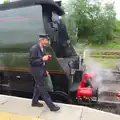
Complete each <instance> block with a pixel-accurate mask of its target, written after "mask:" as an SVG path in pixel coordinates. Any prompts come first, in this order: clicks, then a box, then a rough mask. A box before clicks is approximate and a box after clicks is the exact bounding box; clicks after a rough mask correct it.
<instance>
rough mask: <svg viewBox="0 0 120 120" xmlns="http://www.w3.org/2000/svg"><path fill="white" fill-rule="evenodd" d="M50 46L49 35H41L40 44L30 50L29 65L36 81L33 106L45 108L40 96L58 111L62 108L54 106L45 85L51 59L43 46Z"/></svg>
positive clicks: (52, 109) (52, 108)
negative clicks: (48, 63) (48, 61)
mask: <svg viewBox="0 0 120 120" xmlns="http://www.w3.org/2000/svg"><path fill="white" fill-rule="evenodd" d="M48 44H49V41H48V35H46V34H45V35H39V43H38V44H35V45H33V46H32V47H31V48H30V53H29V63H30V67H31V72H32V75H33V77H34V80H35V86H34V93H33V99H32V106H33V107H34V106H38V107H42V106H43V104H41V103H39V102H38V100H39V96H41V97H42V99H43V100H44V101H45V103H46V104H47V106H48V107H49V109H50V110H51V111H58V110H59V109H60V107H57V106H55V105H54V104H53V102H52V100H51V97H50V96H49V94H48V92H47V89H46V88H45V85H44V77H45V73H46V69H45V64H46V61H47V60H48V59H49V56H48V55H45V52H44V49H43V46H46V45H48Z"/></svg>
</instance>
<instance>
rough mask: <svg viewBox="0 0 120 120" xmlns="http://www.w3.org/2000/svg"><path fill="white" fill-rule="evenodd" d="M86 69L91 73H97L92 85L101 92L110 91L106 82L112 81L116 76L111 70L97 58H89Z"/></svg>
mask: <svg viewBox="0 0 120 120" xmlns="http://www.w3.org/2000/svg"><path fill="white" fill-rule="evenodd" d="M86 67H87V68H86V69H87V72H89V73H91V72H92V73H95V78H94V80H92V85H93V87H94V88H98V89H99V94H100V93H102V92H104V91H108V90H109V86H108V85H106V84H105V83H106V82H111V81H112V80H113V78H114V76H113V73H112V71H111V70H107V69H104V68H103V66H102V65H101V64H99V63H97V62H96V60H95V59H93V58H89V60H87V62H86Z"/></svg>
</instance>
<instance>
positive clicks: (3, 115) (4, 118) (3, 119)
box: [0, 112, 41, 120]
mask: <svg viewBox="0 0 120 120" xmlns="http://www.w3.org/2000/svg"><path fill="white" fill-rule="evenodd" d="M0 120H41V119H39V118H33V117H29V116H22V115H17V114H11V113H7V112H0Z"/></svg>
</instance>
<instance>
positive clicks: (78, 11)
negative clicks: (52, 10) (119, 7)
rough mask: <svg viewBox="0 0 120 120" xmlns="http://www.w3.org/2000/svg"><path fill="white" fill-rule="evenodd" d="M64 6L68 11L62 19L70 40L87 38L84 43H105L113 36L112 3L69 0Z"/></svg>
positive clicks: (114, 25)
mask: <svg viewBox="0 0 120 120" xmlns="http://www.w3.org/2000/svg"><path fill="white" fill-rule="evenodd" d="M69 7H70V8H69ZM64 8H66V9H65V10H66V12H68V14H67V15H66V17H64V20H65V22H66V24H67V27H68V32H69V35H70V37H71V38H72V40H75V39H77V40H80V39H81V38H87V41H85V42H86V43H92V44H105V43H108V41H110V40H112V39H113V38H114V34H113V33H114V30H115V28H116V24H115V21H116V18H115V16H116V13H115V11H114V5H113V3H106V4H104V5H103V4H102V2H99V1H98V0H96V1H95V2H91V1H90V0H74V1H73V0H71V2H69V3H68V4H67V5H64ZM116 30H117V29H116ZM79 42H80V41H79Z"/></svg>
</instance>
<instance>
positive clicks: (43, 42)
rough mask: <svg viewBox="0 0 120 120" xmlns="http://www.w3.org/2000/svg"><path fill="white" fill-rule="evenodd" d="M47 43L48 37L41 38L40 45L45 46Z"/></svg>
mask: <svg viewBox="0 0 120 120" xmlns="http://www.w3.org/2000/svg"><path fill="white" fill-rule="evenodd" d="M48 44H49V41H48V39H47V38H43V39H42V45H43V46H47V45H48Z"/></svg>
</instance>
